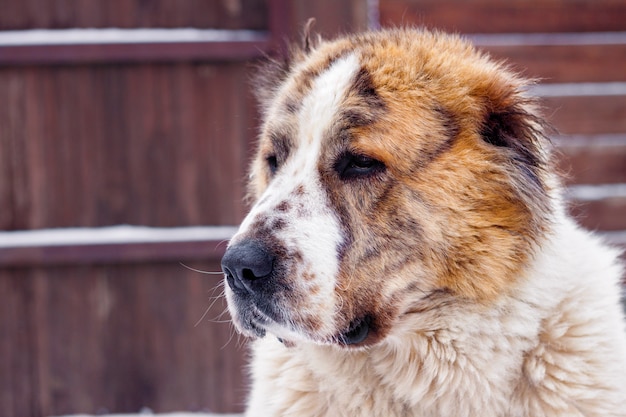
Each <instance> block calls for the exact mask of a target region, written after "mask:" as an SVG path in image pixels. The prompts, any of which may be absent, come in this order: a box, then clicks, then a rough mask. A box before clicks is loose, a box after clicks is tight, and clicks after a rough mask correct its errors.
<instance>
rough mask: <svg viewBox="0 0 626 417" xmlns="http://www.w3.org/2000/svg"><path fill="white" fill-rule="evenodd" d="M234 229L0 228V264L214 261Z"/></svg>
mask: <svg viewBox="0 0 626 417" xmlns="http://www.w3.org/2000/svg"><path fill="white" fill-rule="evenodd" d="M235 231H236V227H191V228H184V227H183V228H145V227H137V226H115V227H104V228H74V229H47V230H26V231H17V232H0V267H5V268H6V267H32V266H51V265H68V264H69V265H91V264H119V263H142V262H159V263H160V262H181V261H192V260H213V261H215V260H217V261H219V260H220V258H221V257H222V255H223V253H224V250H225V249H226V244H227V242H228V240H229V239H230V237H231V236H232V235H233V234H234V233H235Z"/></svg>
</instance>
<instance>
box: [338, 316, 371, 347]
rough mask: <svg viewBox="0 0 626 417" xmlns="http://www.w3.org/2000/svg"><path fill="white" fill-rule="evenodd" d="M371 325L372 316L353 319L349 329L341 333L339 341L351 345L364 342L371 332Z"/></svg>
mask: <svg viewBox="0 0 626 417" xmlns="http://www.w3.org/2000/svg"><path fill="white" fill-rule="evenodd" d="M371 325H372V318H371V316H365V317H362V318H360V319H357V320H353V321H352V322H351V323H350V326H349V327H348V330H346V331H345V332H343V333H342V334H340V335H339V337H338V339H339V343H341V344H343V345H346V346H351V345H358V344H360V343H362V342H364V341H365V339H367V337H368V336H369V334H370V330H371Z"/></svg>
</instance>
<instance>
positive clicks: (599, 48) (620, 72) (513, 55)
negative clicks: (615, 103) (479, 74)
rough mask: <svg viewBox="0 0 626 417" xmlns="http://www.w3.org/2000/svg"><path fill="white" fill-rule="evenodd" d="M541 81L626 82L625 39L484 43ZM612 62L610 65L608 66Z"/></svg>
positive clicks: (498, 54)
mask: <svg viewBox="0 0 626 417" xmlns="http://www.w3.org/2000/svg"><path fill="white" fill-rule="evenodd" d="M481 48H482V49H484V50H486V51H487V52H489V54H491V55H492V56H493V57H494V58H496V59H501V60H505V61H506V62H507V63H509V64H510V65H512V66H513V68H514V69H515V70H517V71H519V72H520V73H521V74H523V75H524V76H526V77H531V78H537V79H539V80H540V81H541V82H544V83H545V82H579V81H626V42H625V43H621V44H611V45H523V44H521V45H507V46H482V47H481ZM607 62H610V63H611V65H607Z"/></svg>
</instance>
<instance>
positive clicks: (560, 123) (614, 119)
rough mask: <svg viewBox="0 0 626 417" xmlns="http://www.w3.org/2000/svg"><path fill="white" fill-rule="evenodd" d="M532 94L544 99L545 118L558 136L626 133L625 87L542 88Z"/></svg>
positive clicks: (558, 86) (537, 88) (564, 85)
mask: <svg viewBox="0 0 626 417" xmlns="http://www.w3.org/2000/svg"><path fill="white" fill-rule="evenodd" d="M530 93H531V94H533V95H537V96H539V97H541V102H542V105H543V106H544V107H545V110H544V114H545V115H546V118H547V120H548V121H549V122H550V123H551V124H552V125H553V126H554V127H555V128H556V129H557V131H558V133H559V134H562V135H568V134H585V135H593V134H620V133H623V132H626V83H623V82H615V83H571V84H543V85H538V86H536V87H534V88H531V90H530Z"/></svg>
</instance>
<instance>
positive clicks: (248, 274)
mask: <svg viewBox="0 0 626 417" xmlns="http://www.w3.org/2000/svg"><path fill="white" fill-rule="evenodd" d="M274 260H275V256H274V255H272V254H271V253H270V251H269V250H268V249H267V248H266V247H265V245H263V244H262V243H260V242H258V241H255V240H247V241H243V242H241V243H237V244H235V245H233V246H231V247H229V248H228V249H227V250H226V253H225V254H224V257H223V258H222V270H223V271H224V274H226V281H227V282H228V286H229V287H230V288H231V289H232V290H233V291H234V292H235V293H239V294H241V293H250V294H254V293H256V292H258V291H259V289H260V288H261V287H262V286H263V285H264V284H265V283H266V281H268V280H269V278H270V276H271V274H272V271H273V270H274Z"/></svg>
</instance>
